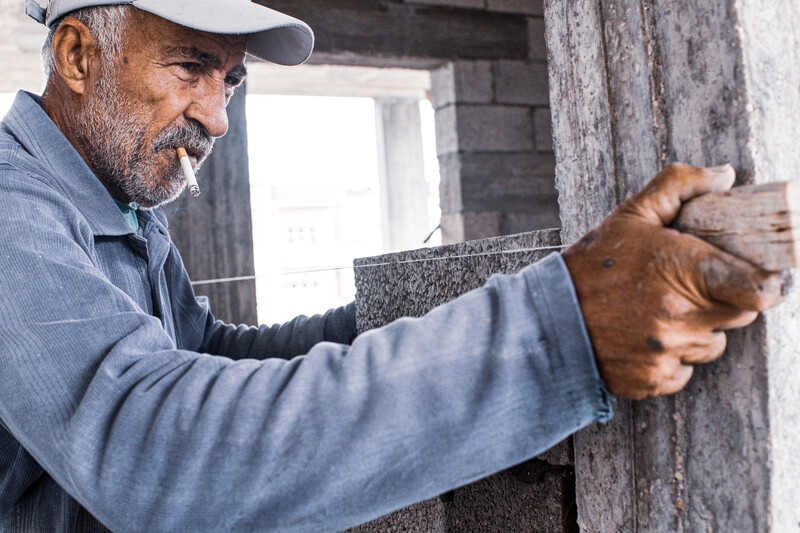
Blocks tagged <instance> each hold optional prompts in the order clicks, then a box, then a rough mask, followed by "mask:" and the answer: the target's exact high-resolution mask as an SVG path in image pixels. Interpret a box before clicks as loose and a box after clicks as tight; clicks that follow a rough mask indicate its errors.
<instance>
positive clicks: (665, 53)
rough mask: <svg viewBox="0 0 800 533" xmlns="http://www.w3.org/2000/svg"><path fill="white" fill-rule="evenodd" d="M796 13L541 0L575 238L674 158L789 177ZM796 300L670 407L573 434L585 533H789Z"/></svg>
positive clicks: (795, 497) (650, 404)
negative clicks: (766, 532) (696, 532)
mask: <svg viewBox="0 0 800 533" xmlns="http://www.w3.org/2000/svg"><path fill="white" fill-rule="evenodd" d="M798 16H800V6H798V5H797V4H796V3H795V2H791V1H788V0H779V1H775V0H750V1H744V2H742V1H739V0H722V1H719V2H690V1H684V0H672V1H665V2H653V1H651V0H647V1H644V2H642V1H639V0H620V1H616V2H606V1H600V2H596V1H590V0H576V1H574V2H561V1H558V0H547V1H546V2H545V20H546V23H547V24H546V27H547V45H548V50H549V54H550V61H551V62H550V87H551V94H550V100H551V102H552V105H553V130H554V138H555V151H556V156H557V157H556V162H557V176H558V177H557V187H558V190H559V201H560V206H561V219H562V222H563V238H564V241H565V242H574V241H575V240H576V239H577V238H578V237H579V236H580V235H581V234H582V233H583V232H585V231H586V230H588V229H589V228H590V227H591V226H593V225H594V224H595V223H597V222H598V221H599V220H600V219H602V217H603V216H604V215H606V214H607V213H608V212H609V211H610V210H611V209H612V208H613V207H614V206H615V205H616V204H617V203H618V202H620V201H622V200H624V199H625V198H627V197H628V196H630V195H631V194H633V193H634V192H635V191H637V190H638V189H640V188H641V187H642V186H643V185H644V184H645V183H646V182H647V181H648V180H649V179H650V178H651V177H652V176H653V175H655V173H656V172H657V171H658V170H659V169H661V168H662V167H663V166H664V165H666V164H667V163H670V162H672V161H686V162H689V163H693V164H696V165H716V164H722V163H725V162H730V163H732V164H733V165H734V166H735V167H736V168H737V170H738V177H737V182H738V183H740V184H741V183H766V182H770V181H783V180H787V179H791V178H795V177H796V175H797V168H800V150H798V149H797V144H796V141H795V139H793V130H794V129H795V127H796V124H797V122H798V120H800V92H798V90H797V87H798V86H800V74H799V73H798V70H797V69H796V65H797V64H798V59H800V58H798V55H799V54H798V49H799V48H800V31H798V28H797V26H796V24H794V21H795V20H797V18H798ZM799 317H800V298H798V295H797V294H796V292H795V294H794V295H793V296H790V298H789V301H787V302H786V303H785V304H783V305H782V306H781V307H779V308H777V309H775V310H772V311H769V312H767V313H766V314H765V315H764V317H762V318H761V319H759V320H758V321H757V322H756V323H755V324H754V325H752V326H750V327H749V328H747V329H745V330H740V331H736V332H732V333H730V334H729V335H728V350H727V353H726V355H725V356H724V357H723V359H721V360H720V361H719V362H716V363H712V364H709V365H705V366H700V367H697V368H696V369H695V375H694V378H692V381H691V382H690V383H689V385H688V387H687V388H686V389H685V390H684V391H683V392H681V393H679V394H676V395H673V396H669V397H664V398H657V399H651V400H646V401H641V402H628V401H624V400H620V401H619V402H618V404H617V407H616V415H615V417H614V419H613V420H612V421H611V423H609V424H608V425H606V426H603V427H593V428H590V429H588V430H585V431H583V432H581V433H579V434H578V435H576V437H575V453H576V458H575V460H576V477H577V502H578V512H579V524H580V525H581V527H582V528H583V530H585V531H591V532H605V531H615V532H639V531H664V532H667V531H774V532H789V531H798V528H799V527H800V506H799V505H798V503H799V502H800V488H799V487H800V484H798V483H797V479H798V478H800V454H798V453H797V442H798V439H800V365H798V364H797V363H798V356H799V355H800V323H799V322H798V321H799V320H800V318H799Z"/></svg>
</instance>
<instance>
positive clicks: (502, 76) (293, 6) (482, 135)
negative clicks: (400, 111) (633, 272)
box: [262, 0, 559, 243]
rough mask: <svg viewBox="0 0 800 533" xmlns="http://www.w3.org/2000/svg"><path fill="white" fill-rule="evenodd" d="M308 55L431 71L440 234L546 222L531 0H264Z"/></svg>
mask: <svg viewBox="0 0 800 533" xmlns="http://www.w3.org/2000/svg"><path fill="white" fill-rule="evenodd" d="M262 3H264V4H266V5H270V6H271V7H274V8H276V9H280V10H282V11H286V12H287V13H290V14H292V15H295V16H297V17H299V18H301V19H303V20H306V21H307V22H308V23H309V24H310V25H311V27H312V28H314V30H315V32H316V35H317V44H316V51H315V54H314V56H313V57H312V60H311V62H312V63H317V64H347V65H365V66H378V67H408V68H424V69H429V70H431V72H432V76H431V100H432V102H433V105H434V108H435V110H436V140H437V151H438V155H439V164H440V168H441V178H442V181H441V187H440V192H441V196H440V197H441V202H440V203H441V207H442V240H443V242H445V243H453V242H460V241H464V240H471V239H478V238H484V237H490V236H497V235H506V234H511V233H518V232H522V231H530V230H533V229H540V228H552V227H558V223H559V220H558V207H557V197H556V191H555V187H554V184H553V179H554V169H555V161H554V157H553V153H552V135H551V132H550V113H549V107H548V105H549V102H548V89H547V66H546V57H545V56H546V53H545V46H544V22H543V18H542V2H541V0H518V1H510V0H496V1H493V0H406V1H399V0H389V1H387V0H383V1H380V0H366V1H364V0H362V1H358V2H356V1H348V0H323V1H312V0H301V1H297V0H277V1H269V2H267V1H264V2H262Z"/></svg>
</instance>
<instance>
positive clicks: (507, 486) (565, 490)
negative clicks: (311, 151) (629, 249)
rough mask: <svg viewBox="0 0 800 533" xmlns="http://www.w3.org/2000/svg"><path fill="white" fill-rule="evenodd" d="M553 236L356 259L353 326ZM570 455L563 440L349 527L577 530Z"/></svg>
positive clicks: (388, 317) (526, 260) (470, 279)
mask: <svg viewBox="0 0 800 533" xmlns="http://www.w3.org/2000/svg"><path fill="white" fill-rule="evenodd" d="M454 216H462V215H461V214H458V215H454ZM559 244H560V237H559V231H558V230H546V231H536V232H530V233H523V234H519V235H511V236H507V237H498V238H493V239H485V240H480V241H472V242H464V243H460V244H453V245H448V246H440V247H437V248H424V249H420V250H411V251H406V252H400V253H395V254H388V255H382V256H378V257H367V258H362V259H357V260H356V261H355V263H354V265H355V273H356V288H357V294H356V309H357V311H356V315H357V318H356V320H357V323H358V328H359V331H365V330H367V329H372V328H376V327H380V326H382V325H384V324H387V323H389V322H391V321H393V320H395V319H397V318H400V317H402V316H421V315H423V314H425V313H426V312H428V311H429V310H430V309H432V308H433V307H435V306H437V305H440V304H442V303H445V302H447V301H449V300H451V299H453V298H455V297H457V296H459V295H461V294H463V293H464V292H466V291H468V290H471V289H473V288H476V287H479V286H480V285H481V284H483V283H484V282H485V281H486V280H487V279H488V277H489V276H490V275H491V274H493V273H497V272H505V273H511V272H516V271H517V270H519V269H521V268H522V267H523V266H525V265H527V264H530V263H531V262H533V261H536V260H538V259H541V258H542V257H545V256H546V255H548V254H550V253H551V252H552V251H553V250H552V248H553V247H557V246H559ZM500 252H503V253H500ZM445 257H450V258H451V259H447V260H443V259H442V258H445ZM370 265H375V266H370ZM571 457H572V448H571V445H570V443H569V442H565V443H562V444H560V445H558V446H556V447H554V448H553V449H551V450H550V451H548V452H545V453H544V454H542V455H541V456H539V458H538V460H537V461H528V462H526V463H523V464H522V465H519V466H517V467H514V468H512V469H510V470H508V471H506V472H502V473H500V474H498V475H495V476H492V477H490V478H487V479H484V480H482V481H479V482H477V483H473V484H470V485H468V486H465V487H462V488H460V489H457V490H456V491H454V493H452V501H448V502H446V503H445V502H442V501H441V500H430V501H428V502H423V504H420V505H419V506H413V507H410V508H408V509H405V510H403V511H401V514H398V513H395V514H394V515H390V517H389V521H384V522H379V523H378V524H379V525H377V526H376V525H375V524H376V523H373V524H372V525H370V526H369V528H368V529H356V530H353V531H358V532H359V533H360V532H373V531H374V532H376V533H377V532H378V531H381V532H383V531H398V532H399V531H415V532H417V531H419V532H431V533H439V532H442V533H444V531H447V532H448V533H453V532H464V533H466V532H469V533H482V532H486V533H490V532H491V533H495V532H496V533H500V532H509V531H536V532H550V531H552V532H556V531H557V532H564V531H577V529H576V527H577V523H576V518H575V516H574V508H575V506H574V498H575V495H574V477H573V468H572V466H571V462H572V460H571ZM571 513H573V514H571ZM442 516H443V518H444V522H445V527H444V529H440V528H441V527H442V526H441V522H440V521H439V520H440V518H441V517H442ZM363 527H365V526H362V528H363Z"/></svg>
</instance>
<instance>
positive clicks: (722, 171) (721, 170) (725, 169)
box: [708, 163, 733, 174]
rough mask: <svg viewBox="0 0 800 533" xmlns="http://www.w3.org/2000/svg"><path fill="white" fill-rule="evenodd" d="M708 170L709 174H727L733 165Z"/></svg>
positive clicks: (727, 164) (728, 164)
mask: <svg viewBox="0 0 800 533" xmlns="http://www.w3.org/2000/svg"><path fill="white" fill-rule="evenodd" d="M708 170H710V171H711V172H717V173H719V174H727V173H728V172H730V171H731V170H733V165H731V164H730V163H725V164H724V165H719V166H716V167H709V169H708Z"/></svg>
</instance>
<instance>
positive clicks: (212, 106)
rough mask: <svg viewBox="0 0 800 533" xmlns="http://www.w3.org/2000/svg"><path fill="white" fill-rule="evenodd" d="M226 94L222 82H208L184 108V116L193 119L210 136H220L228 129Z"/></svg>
mask: <svg viewBox="0 0 800 533" xmlns="http://www.w3.org/2000/svg"><path fill="white" fill-rule="evenodd" d="M227 105H228V95H227V94H226V91H225V84H224V83H208V84H206V85H205V87H204V88H203V91H202V93H200V94H198V95H197V96H196V97H195V99H194V101H193V102H192V104H191V105H190V106H189V107H188V108H187V109H186V113H185V115H186V118H187V119H194V120H196V121H197V122H199V123H200V124H202V126H203V127H204V128H205V130H206V132H207V133H208V134H209V135H210V136H212V137H222V136H223V135H225V133H227V131H228V112H227V110H226V107H227Z"/></svg>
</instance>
